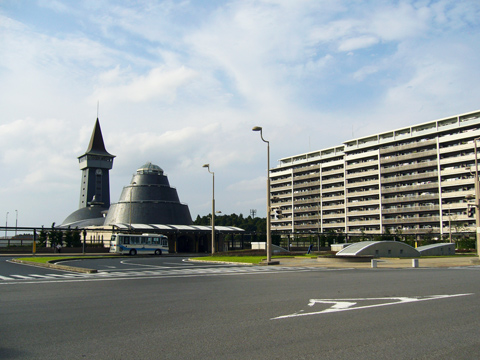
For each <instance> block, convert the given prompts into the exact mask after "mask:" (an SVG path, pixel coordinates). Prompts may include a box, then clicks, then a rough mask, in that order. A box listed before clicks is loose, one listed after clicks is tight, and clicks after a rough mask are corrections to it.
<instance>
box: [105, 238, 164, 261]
mask: <svg viewBox="0 0 480 360" xmlns="http://www.w3.org/2000/svg"><path fill="white" fill-rule="evenodd" d="M110 252H111V253H116V254H130V255H132V256H133V255H137V254H154V255H162V253H163V252H166V253H168V238H167V237H166V236H165V235H159V234H141V235H138V234H113V235H112V238H111V241H110Z"/></svg>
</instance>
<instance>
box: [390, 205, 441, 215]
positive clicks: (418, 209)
mask: <svg viewBox="0 0 480 360" xmlns="http://www.w3.org/2000/svg"><path fill="white" fill-rule="evenodd" d="M439 210H440V206H439V205H431V206H409V207H400V208H395V209H382V215H388V214H403V213H412V212H426V211H439Z"/></svg>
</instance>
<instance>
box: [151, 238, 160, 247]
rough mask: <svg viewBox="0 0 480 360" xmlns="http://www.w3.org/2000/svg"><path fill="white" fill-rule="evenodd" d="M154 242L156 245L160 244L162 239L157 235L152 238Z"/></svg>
mask: <svg viewBox="0 0 480 360" xmlns="http://www.w3.org/2000/svg"><path fill="white" fill-rule="evenodd" d="M152 244H154V245H158V244H160V239H159V238H157V237H154V238H152Z"/></svg>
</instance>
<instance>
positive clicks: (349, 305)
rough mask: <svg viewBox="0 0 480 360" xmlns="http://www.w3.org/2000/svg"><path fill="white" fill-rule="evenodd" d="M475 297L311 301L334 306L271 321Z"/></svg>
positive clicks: (310, 303)
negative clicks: (360, 304)
mask: <svg viewBox="0 0 480 360" xmlns="http://www.w3.org/2000/svg"><path fill="white" fill-rule="evenodd" d="M468 295H473V293H470V294H453V295H430V296H415V297H380V298H357V299H310V300H309V303H308V306H310V307H313V306H315V305H316V304H333V305H332V306H330V307H329V308H327V309H324V310H321V311H314V312H303V310H301V311H300V312H297V313H294V314H289V315H282V316H277V317H274V318H272V319H270V320H278V319H287V318H293V317H298V316H310V315H319V314H327V313H334V312H340V311H350V310H360V309H369V308H375V307H380V306H389V305H399V304H406V303H411V302H418V301H428V300H438V299H446V298H451V297H458V296H468ZM362 301H370V302H372V301H374V302H378V301H380V303H379V304H378V303H377V304H372V305H363V306H355V305H357V304H358V302H362Z"/></svg>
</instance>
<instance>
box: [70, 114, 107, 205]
mask: <svg viewBox="0 0 480 360" xmlns="http://www.w3.org/2000/svg"><path fill="white" fill-rule="evenodd" d="M114 157H115V156H114V155H111V154H109V153H108V152H107V150H106V149H105V144H104V143H103V137H102V130H101V129H100V122H99V121H98V118H97V121H96V122H95V128H94V129H93V133H92V137H91V139H90V144H89V145H88V149H87V151H86V152H85V154H83V155H81V156H79V157H78V161H79V165H80V170H82V182H81V187H80V204H79V208H84V207H88V206H89V205H100V206H101V207H103V208H105V209H108V208H109V206H110V179H109V171H110V169H111V168H112V166H113V158H114Z"/></svg>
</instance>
